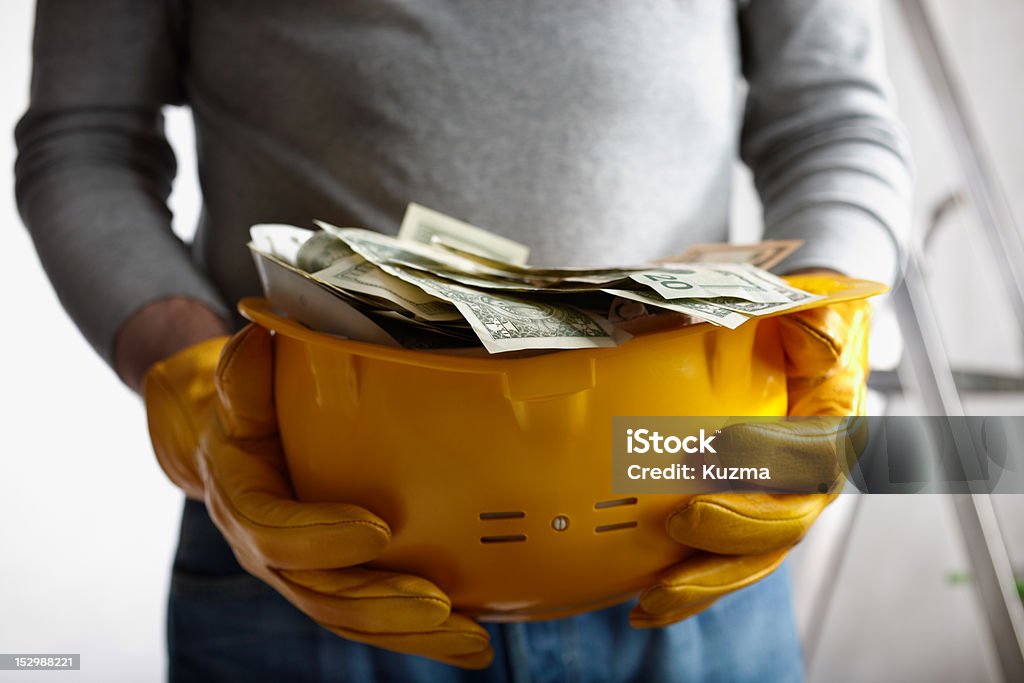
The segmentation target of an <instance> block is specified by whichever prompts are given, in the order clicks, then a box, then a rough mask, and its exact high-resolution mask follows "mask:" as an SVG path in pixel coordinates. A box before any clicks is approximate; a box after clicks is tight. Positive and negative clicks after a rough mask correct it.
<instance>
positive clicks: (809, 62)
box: [739, 0, 911, 283]
mask: <svg viewBox="0 0 1024 683" xmlns="http://www.w3.org/2000/svg"><path fill="white" fill-rule="evenodd" d="M877 11H878V7H877V2H876V1H875V0H772V1H770V2H769V1H766V0H748V1H747V2H745V3H741V8H740V11H739V12H740V15H739V21H740V35H741V45H742V53H743V69H744V76H745V77H746V80H747V83H748V94H747V102H746V112H745V116H744V124H743V131H742V137H741V146H740V150H741V155H742V157H743V160H744V162H745V163H746V164H747V165H748V166H749V167H750V168H751V170H752V172H753V175H754V182H755V184H756V186H757V190H758V193H759V194H760V196H761V200H762V203H763V205H764V223H765V237H766V238H767V239H787V238H797V239H802V240H804V246H803V247H802V248H800V249H799V250H797V252H795V253H794V254H793V255H792V256H790V257H789V258H788V259H786V261H784V262H783V263H781V264H779V266H778V267H777V269H778V270H780V271H787V270H795V269H797V268H807V267H825V268H832V269H834V270H838V271H840V272H843V273H845V274H847V275H850V276H854V277H864V278H870V279H874V280H880V281H883V282H888V283H892V282H893V281H894V279H895V278H896V277H897V274H898V272H899V266H900V262H901V257H902V254H903V250H902V245H903V244H904V243H905V240H906V238H907V233H908V231H909V225H910V219H909V214H910V184H911V181H910V161H909V154H908V151H907V144H906V141H905V137H904V134H903V131H902V128H901V126H900V125H899V123H898V122H897V120H896V118H895V115H894V113H893V106H892V102H891V96H890V93H889V89H888V83H887V80H886V76H885V72H884V60H883V54H882V45H881V40H882V36H881V30H880V27H879V20H878V12H877Z"/></svg>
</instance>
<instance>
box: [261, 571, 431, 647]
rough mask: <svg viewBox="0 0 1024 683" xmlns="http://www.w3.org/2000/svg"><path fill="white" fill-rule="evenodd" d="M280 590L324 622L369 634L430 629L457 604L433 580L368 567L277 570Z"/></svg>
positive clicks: (298, 605)
mask: <svg viewBox="0 0 1024 683" xmlns="http://www.w3.org/2000/svg"><path fill="white" fill-rule="evenodd" d="M276 574H277V576H278V578H279V580H280V584H281V585H279V586H275V587H277V588H278V590H279V591H280V592H281V593H282V594H284V595H285V597H287V598H288V599H289V600H290V601H291V602H292V603H293V604H295V605H296V606H297V607H298V608H299V609H301V610H302V611H303V612H305V613H306V614H308V615H309V616H310V617H312V618H313V620H314V621H317V622H319V623H321V624H328V625H330V626H332V627H335V628H344V629H349V630H354V631H361V632H365V633H397V632H404V631H415V630H421V629H430V628H432V627H435V626H438V625H440V624H442V623H443V622H444V621H445V620H446V619H448V616H449V615H450V613H451V600H450V599H449V598H448V596H447V595H445V594H444V592H443V591H441V589H440V588H438V587H437V586H435V585H434V584H433V583H431V582H430V581H428V580H426V579H423V578H420V577H418V576H411V575H409V574H398V573H395V572H385V571H378V570H373V569H365V568H362V567H353V568H351V569H340V570H318V571H292V570H283V571H279V572H276Z"/></svg>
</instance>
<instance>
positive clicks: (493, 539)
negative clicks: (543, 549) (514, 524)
mask: <svg viewBox="0 0 1024 683" xmlns="http://www.w3.org/2000/svg"><path fill="white" fill-rule="evenodd" d="M525 540H526V536H525V535H524V534H510V535H508V536H481V537H480V542H481V543H522V542H523V541H525Z"/></svg>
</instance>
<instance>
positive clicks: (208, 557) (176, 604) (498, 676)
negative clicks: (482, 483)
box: [167, 501, 802, 683]
mask: <svg viewBox="0 0 1024 683" xmlns="http://www.w3.org/2000/svg"><path fill="white" fill-rule="evenodd" d="M630 607H631V605H629V604H626V605H620V606H617V607H612V608H610V609H606V610H603V611H600V612H593V613H590V614H584V615H581V616H578V617H573V618H571V619H561V620H557V621H546V622H538V623H531V624H501V625H497V624H488V625H486V628H487V630H488V631H489V632H490V634H491V643H492V644H493V646H494V651H495V658H494V663H493V664H492V665H491V666H490V667H489V668H488V669H485V670H483V671H463V670H460V669H457V668H453V667H449V666H445V665H443V664H438V663H436V662H433V661H430V660H427V659H424V658H421V657H412V656H408V655H400V654H395V653H391V652H387V651H384V650H380V649H377V648H373V647H369V646H366V645H360V644H358V643H353V642H349V641H347V640H343V639H341V638H339V637H337V636H335V635H333V634H332V633H330V632H328V631H326V630H324V629H322V628H320V627H319V626H317V625H316V624H315V623H314V622H312V621H311V620H310V619H309V618H308V617H306V616H305V615H303V614H302V613H301V612H299V611H298V610H297V609H295V608H294V607H292V606H291V604H290V603H288V602H287V601H286V600H285V599H284V598H282V597H281V596H280V595H278V594H277V593H276V592H275V591H274V590H273V589H272V588H270V587H268V586H266V585H265V584H264V583H262V582H261V581H259V580H258V579H255V578H253V577H251V576H249V575H248V574H246V573H245V572H244V571H243V570H242V569H241V567H239V565H238V563H237V562H236V561H235V559H234V556H233V555H232V553H231V550H230V549H229V548H228V546H227V544H226V543H225V542H224V539H223V537H222V536H221V535H220V532H219V531H217V529H216V527H214V526H213V524H212V522H211V521H210V519H209V517H208V516H207V514H206V510H205V508H204V507H203V505H202V504H201V503H196V502H194V501H188V502H186V504H185V513H184V516H183V518H182V529H181V541H180V543H179V546H178V553H177V556H176V558H175V563H174V573H173V578H172V581H171V593H170V603H169V608H168V632H167V636H168V650H169V660H170V680H171V683H179V682H181V683H185V682H187V683H203V682H205V681H211V682H213V681H227V682H231V683H235V682H237V681H245V682H246V683H262V682H263V681H267V682H271V681H273V682H275V683H276V682H278V681H288V682H289V683H305V682H306V681H308V682H310V683H313V682H317V683H320V682H328V681H330V682H334V681H338V682H342V681H344V682H347V681H355V682H358V683H375V682H377V681H387V682H391V681H412V682H415V683H419V682H428V681H429V682H430V683H455V682H456V681H466V682H469V681H489V682H494V683H526V682H527V681H528V682H529V683H542V682H543V683H547V682H554V681H573V682H579V683H591V682H595V683H599V682H602V681H608V682H611V681H615V682H619V681H637V682H643V683H658V682H660V681H715V682H726V681H736V682H740V681H771V682H772V683H784V682H787V681H800V680H801V678H802V662H801V657H800V646H799V643H798V641H797V638H796V630H795V627H794V622H793V613H792V607H791V602H790V593H789V583H788V576H787V573H786V569H785V567H783V568H782V569H780V570H779V571H777V572H775V573H774V574H773V575H772V576H770V577H768V578H766V579H765V580H763V581H761V582H760V583H758V584H756V585H754V586H751V587H750V588H747V589H745V590H742V591H739V592H737V593H735V594H733V595H730V596H728V597H725V598H723V599H721V600H719V601H718V602H717V603H716V604H715V605H714V606H712V607H711V608H710V609H708V610H706V611H704V612H702V613H701V614H699V615H698V616H696V617H693V618H691V619H687V620H686V621H683V622H682V623H679V624H676V625H674V626H671V627H668V628H662V629H653V630H642V631H641V630H636V629H632V628H630V627H629V625H628V623H627V617H628V615H629V610H630Z"/></svg>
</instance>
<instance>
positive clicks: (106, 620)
mask: <svg viewBox="0 0 1024 683" xmlns="http://www.w3.org/2000/svg"><path fill="white" fill-rule="evenodd" d="M882 12H883V18H884V25H885V37H886V42H887V48H888V62H889V69H890V74H891V78H892V81H893V85H894V88H895V92H896V95H897V99H898V102H899V106H900V111H901V115H902V118H903V121H904V123H905V125H906V127H907V129H908V131H909V136H910V141H911V145H912V148H913V154H914V157H915V161H916V166H917V179H916V197H915V203H914V206H915V219H914V221H915V222H914V249H913V253H914V259H913V262H912V264H911V267H910V269H909V270H908V279H907V282H906V284H905V286H904V287H903V288H902V289H900V290H898V291H896V292H895V293H894V294H893V295H890V296H888V297H886V299H885V300H884V301H882V302H880V305H879V312H878V315H877V319H876V324H875V335H874V339H873V366H874V368H875V370H876V372H875V373H874V374H873V378H872V385H873V387H874V388H875V389H876V391H875V392H874V394H873V396H872V406H873V409H872V412H877V413H881V412H887V413H891V414H900V413H910V414H942V413H944V412H945V413H949V412H953V413H955V412H957V411H960V410H962V411H964V412H965V413H967V414H978V415H1004V414H1005V415H1021V414H1024V380H1022V377H1024V343H1022V338H1021V329H1022V328H1021V323H1022V321H1024V298H1021V296H1020V293H1021V292H1022V291H1024V290H1022V289H1021V284H1022V283H1021V280H1020V279H1019V278H1018V277H1017V273H1016V272H1015V269H1024V254H1022V252H1021V251H1019V249H1020V243H1019V241H1018V240H1019V239H1020V234H1019V232H1018V230H1017V228H1016V227H1015V226H1014V217H1024V192H1021V191H1020V188H1024V124H1022V121H1024V89H1022V88H1020V75H1021V73H1022V72H1024V41H1021V40H1020V33H1021V30H1022V29H1024V3H1021V2H1020V1H1019V0H987V1H986V2H984V3H966V2H960V1H958V0H883V2H882ZM32 15H33V2H31V0H5V2H4V3H3V5H2V7H0V16H2V21H0V45H2V46H3V47H2V48H0V50H2V60H0V91H2V92H3V93H4V96H3V97H2V98H0V129H2V130H5V131H7V134H6V135H4V137H3V140H2V143H0V187H4V188H7V189H6V191H4V192H2V193H0V221H2V225H3V227H2V232H0V244H2V245H3V252H2V253H3V257H4V265H3V267H2V268H0V291H2V292H6V295H5V296H6V299H5V300H6V304H5V305H4V308H5V313H4V316H5V322H4V324H3V328H2V329H3V335H2V336H0V345H2V355H0V357H2V358H3V359H4V372H3V380H2V386H3V391H2V393H0V401H2V402H3V405H2V410H0V415H3V418H2V423H3V425H4V426H5V429H4V432H3V438H4V445H3V447H2V449H0V450H2V452H3V456H2V458H0V520H2V521H0V651H3V652H9V653H10V652H26V653H33V652H34V653H45V652H51V653H57V652H60V653H70V652H75V653H82V655H83V657H82V665H83V670H82V671H80V672H35V673H33V674H17V673H13V672H0V680H8V679H11V680H22V679H23V678H25V677H28V676H31V677H32V679H33V680H50V679H53V680H60V681H73V680H83V681H85V680H89V681H148V680H159V679H160V678H161V677H162V675H163V672H164V668H165V659H164V643H163V621H164V601H165V596H166V587H167V582H168V577H169V571H170V566H171V558H172V553H173V549H174V545H175V541H176V537H177V529H176V527H177V521H178V515H179V511H180V505H181V496H180V494H179V493H178V491H177V490H176V489H175V488H173V487H172V485H171V484H170V483H169V482H168V481H167V480H166V479H165V478H164V476H163V475H162V473H161V472H160V470H159V468H158V467H157V464H156V461H155V459H154V457H153V455H152V451H151V448H150V445H149V441H148V437H147V434H146V427H145V418H144V414H143V410H142V407H141V405H140V403H139V401H138V399H137V398H136V397H135V396H134V395H132V394H131V393H130V392H129V391H128V390H127V389H126V388H124V387H123V386H122V385H121V383H120V381H119V380H118V379H117V378H116V377H115V376H114V375H113V373H112V372H111V371H110V370H108V368H107V367H106V366H105V365H103V363H102V362H101V361H100V360H99V358H98V357H96V356H95V355H94V354H93V352H92V351H91V349H90V348H89V347H88V346H87V344H86V343H85V341H84V340H83V339H82V338H81V336H80V335H79V333H78V332H77V330H76V329H75V328H74V327H73V326H72V325H71V323H70V321H69V320H68V319H67V318H66V316H65V314H64V313H63V311H62V309H61V308H60V305H59V304H58V302H57V300H56V297H55V296H54V294H53V292H52V290H51V288H50V286H49V284H48V283H47V281H46V279H45V277H44V275H43V272H42V269H41V268H40V267H39V264H38V261H37V259H36V256H35V253H34V251H33V250H32V246H31V243H30V241H29V238H28V235H27V233H26V232H25V230H24V228H23V227H22V226H21V224H20V219H19V218H18V215H17V210H16V208H15V205H14V199H13V177H12V166H13V163H14V156H15V150H14V144H13V140H12V133H11V132H12V131H13V128H14V124H15V122H16V121H17V119H18V118H19V117H20V115H21V114H22V113H23V111H24V109H25V106H26V103H27V94H28V83H29V75H30V43H31V28H32ZM167 114H168V133H169V135H170V138H171V140H172V142H173V144H174V147H175V149H176V151H177V154H178V161H179V176H178V179H177V183H176V186H175V191H174V195H173V197H172V199H171V205H172V208H173V210H174V214H175V231H176V232H177V233H178V234H179V235H181V236H182V237H185V238H187V237H188V236H189V235H190V234H191V231H192V226H193V225H194V224H195V220H196V217H197V215H198V210H199V194H198V189H197V184H196V173H195V154H194V150H193V141H192V133H191V127H190V126H191V121H190V116H189V113H188V111H187V110H182V109H174V110H169V111H168V112H167ZM736 183H737V192H736V196H735V210H734V221H733V222H734V237H735V238H736V239H737V240H740V241H749V240H754V239H756V238H757V234H758V230H759V227H758V222H759V206H758V203H757V200H756V197H755V196H754V194H753V191H752V189H751V186H750V181H749V178H748V176H747V174H746V173H745V171H744V170H743V169H739V168H738V169H737V174H736ZM793 565H794V566H793V581H794V589H795V594H796V606H797V613H798V620H799V625H800V629H801V636H802V638H803V641H804V645H805V656H806V659H807V673H808V679H809V680H810V681H815V682H817V681H820V682H825V681H828V682H837V681H867V680H870V681H878V680H884V681H925V680H927V681H957V682H958V683H962V682H968V681H1022V680H1024V659H1022V656H1021V652H1020V646H1021V642H1022V641H1021V634H1022V631H1021V629H1022V628H1024V624H1022V623H1021V609H1020V603H1019V596H1018V595H1017V593H1016V590H1015V588H1014V586H1013V576H1012V572H1013V570H1014V569H1016V570H1017V572H1018V575H1019V574H1020V573H1021V572H1022V571H1024V496H1021V495H1016V496H1015V495H998V496H991V497H990V496H974V497H971V496H960V497H959V498H957V497H953V496H924V495H917V496H897V495H871V496H843V497H842V498H841V499H840V501H839V502H838V503H837V504H835V505H833V506H832V507H831V508H830V509H829V511H828V512H827V513H826V515H825V516H824V517H823V518H822V519H821V520H820V521H819V523H818V524H817V526H816V527H815V529H814V531H813V532H812V535H811V536H810V537H809V538H808V539H807V540H806V541H805V542H804V543H803V544H802V545H801V546H800V547H799V548H798V551H797V552H796V553H795V557H794V562H793ZM1015 652H1016V654H1015ZM5 674H6V677H5Z"/></svg>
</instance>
